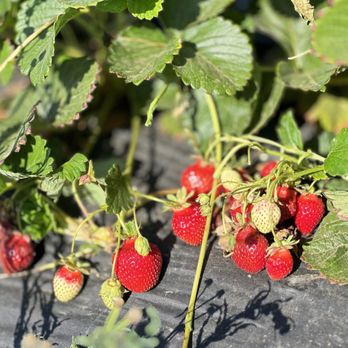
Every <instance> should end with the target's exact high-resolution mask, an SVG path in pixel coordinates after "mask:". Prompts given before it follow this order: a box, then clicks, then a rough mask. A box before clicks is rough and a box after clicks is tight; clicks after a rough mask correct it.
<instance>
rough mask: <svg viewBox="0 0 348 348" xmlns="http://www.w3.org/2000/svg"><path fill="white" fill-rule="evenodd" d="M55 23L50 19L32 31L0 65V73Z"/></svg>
mask: <svg viewBox="0 0 348 348" xmlns="http://www.w3.org/2000/svg"><path fill="white" fill-rule="evenodd" d="M55 21H56V18H53V19H51V20H50V21H48V22H47V23H45V24H43V25H42V26H41V27H39V28H38V29H37V30H36V31H34V32H33V33H32V34H31V35H29V36H28V37H27V38H26V39H25V40H24V41H23V42H22V43H21V44H20V45H18V46H17V48H16V49H15V50H14V51H13V52H12V53H11V54H10V55H9V56H8V57H7V58H6V59H5V60H4V61H3V62H2V63H1V64H0V73H1V72H2V71H3V70H4V69H5V68H6V66H7V64H8V63H9V62H10V61H11V60H12V59H14V58H16V56H17V55H18V54H19V53H20V52H21V51H22V50H23V49H24V48H25V47H26V46H28V45H29V44H30V43H31V42H32V41H33V40H35V39H36V38H37V37H38V36H39V35H40V34H41V33H42V32H43V31H44V30H46V29H47V28H48V27H50V26H51V25H52V24H53V23H54V22H55Z"/></svg>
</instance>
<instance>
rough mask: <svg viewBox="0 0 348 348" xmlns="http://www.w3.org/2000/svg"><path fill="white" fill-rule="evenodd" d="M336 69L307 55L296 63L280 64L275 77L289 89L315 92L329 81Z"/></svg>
mask: <svg viewBox="0 0 348 348" xmlns="http://www.w3.org/2000/svg"><path fill="white" fill-rule="evenodd" d="M300 62H301V63H300ZM336 69H337V67H336V66H335V65H332V64H327V63H323V62H322V61H321V60H320V59H319V58H318V57H315V56H313V55H311V54H307V55H306V56H305V57H302V58H301V59H300V60H299V59H297V61H296V62H295V61H286V62H280V63H279V64H278V65H277V75H278V76H279V77H280V78H281V79H282V80H283V82H284V83H285V85H286V86H288V87H290V88H295V89H296V88H297V89H302V90H303V91H315V92H317V91H320V90H322V89H323V87H324V86H325V85H326V84H327V83H328V82H329V81H330V78H331V76H332V75H333V74H334V73H335V72H336Z"/></svg>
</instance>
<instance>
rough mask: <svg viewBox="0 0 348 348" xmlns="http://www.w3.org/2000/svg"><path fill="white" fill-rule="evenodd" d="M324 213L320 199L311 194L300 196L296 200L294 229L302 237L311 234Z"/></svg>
mask: <svg viewBox="0 0 348 348" xmlns="http://www.w3.org/2000/svg"><path fill="white" fill-rule="evenodd" d="M324 211H325V206H324V203H323V201H322V199H321V198H320V197H318V196H317V195H315V194H312V193H309V194H302V195H300V197H299V198H298V199H297V213H296V217H295V224H296V227H297V228H298V230H299V231H300V232H301V233H302V234H303V235H304V236H307V235H309V234H311V233H312V232H313V231H314V229H315V227H316V226H317V225H318V224H319V222H320V221H321V219H322V218H323V215H324Z"/></svg>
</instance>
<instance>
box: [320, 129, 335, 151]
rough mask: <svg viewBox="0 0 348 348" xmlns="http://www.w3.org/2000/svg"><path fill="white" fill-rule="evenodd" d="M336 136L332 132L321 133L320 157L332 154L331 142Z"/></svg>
mask: <svg viewBox="0 0 348 348" xmlns="http://www.w3.org/2000/svg"><path fill="white" fill-rule="evenodd" d="M334 137H335V134H334V133H330V132H325V131H324V132H321V133H320V134H319V136H318V151H319V154H320V155H323V156H327V154H328V153H329V152H330V147H331V142H332V140H333V139H334Z"/></svg>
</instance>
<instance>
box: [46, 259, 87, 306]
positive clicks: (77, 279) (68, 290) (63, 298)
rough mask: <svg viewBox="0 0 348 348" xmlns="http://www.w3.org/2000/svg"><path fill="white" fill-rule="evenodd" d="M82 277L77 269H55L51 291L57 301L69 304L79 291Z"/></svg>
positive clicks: (67, 267) (62, 267) (65, 267)
mask: <svg viewBox="0 0 348 348" xmlns="http://www.w3.org/2000/svg"><path fill="white" fill-rule="evenodd" d="M83 280H84V276H83V274H82V273H81V271H80V270H79V269H76V268H73V267H69V266H68V265H64V266H61V267H59V268H58V269H57V271H56V273H55V274H54V277H53V291H54V295H55V296H56V298H57V300H58V301H60V302H69V301H71V300H73V299H74V298H75V297H76V296H77V295H78V294H79V292H80V291H81V289H82V286H83Z"/></svg>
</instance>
